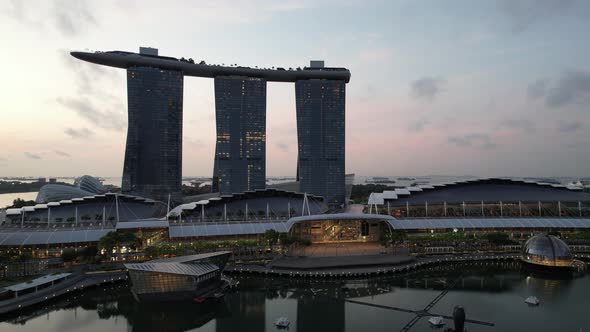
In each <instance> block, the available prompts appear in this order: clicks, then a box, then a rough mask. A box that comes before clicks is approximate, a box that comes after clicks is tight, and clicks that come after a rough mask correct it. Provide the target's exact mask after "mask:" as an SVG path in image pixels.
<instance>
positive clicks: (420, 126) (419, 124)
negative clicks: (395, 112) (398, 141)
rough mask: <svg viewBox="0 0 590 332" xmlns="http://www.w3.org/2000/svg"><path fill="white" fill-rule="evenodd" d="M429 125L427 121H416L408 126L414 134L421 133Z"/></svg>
mask: <svg viewBox="0 0 590 332" xmlns="http://www.w3.org/2000/svg"><path fill="white" fill-rule="evenodd" d="M429 123H430V121H428V120H426V119H421V120H418V121H414V122H412V123H410V125H409V126H408V130H409V131H412V132H421V131H422V130H424V127H426V125H428V124H429Z"/></svg>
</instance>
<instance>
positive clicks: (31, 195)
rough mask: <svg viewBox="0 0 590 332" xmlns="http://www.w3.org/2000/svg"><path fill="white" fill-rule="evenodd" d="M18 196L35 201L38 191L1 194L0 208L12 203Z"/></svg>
mask: <svg viewBox="0 0 590 332" xmlns="http://www.w3.org/2000/svg"><path fill="white" fill-rule="evenodd" d="M17 198H22V199H24V200H25V201H34V200H35V198H37V192H36V191H32V192H26V193H11V194H0V209H2V208H5V207H7V206H10V205H12V201H14V200H15V199H17Z"/></svg>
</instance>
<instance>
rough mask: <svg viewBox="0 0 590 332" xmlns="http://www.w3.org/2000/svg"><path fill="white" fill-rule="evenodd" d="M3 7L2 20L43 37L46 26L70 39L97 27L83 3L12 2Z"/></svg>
mask: <svg viewBox="0 0 590 332" xmlns="http://www.w3.org/2000/svg"><path fill="white" fill-rule="evenodd" d="M7 4H8V6H5V8H3V10H2V11H0V13H1V14H2V15H3V16H5V17H7V18H9V19H13V20H15V21H17V22H19V23H21V24H22V25H23V26H26V27H33V28H35V29H37V30H39V31H41V32H42V33H44V34H46V33H47V26H53V27H55V29H56V30H57V31H58V32H59V33H60V34H62V35H63V36H65V37H74V36H77V35H79V34H80V33H81V32H82V31H83V30H85V29H86V28H88V27H89V26H97V25H98V21H97V19H96V17H95V16H94V15H93V12H94V9H93V8H90V6H89V1H86V0H77V1H67V0H54V1H30V0H29V1H27V0H12V1H9V2H7Z"/></svg>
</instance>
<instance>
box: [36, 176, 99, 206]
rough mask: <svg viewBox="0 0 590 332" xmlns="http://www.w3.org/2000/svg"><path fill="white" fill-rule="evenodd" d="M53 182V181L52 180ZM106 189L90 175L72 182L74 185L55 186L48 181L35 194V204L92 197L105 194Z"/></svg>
mask: <svg viewBox="0 0 590 332" xmlns="http://www.w3.org/2000/svg"><path fill="white" fill-rule="evenodd" d="M53 180H55V179H53ZM106 192H107V190H106V188H105V187H104V186H103V185H102V183H101V182H100V180H98V179H97V178H95V177H92V176H90V175H83V176H81V177H79V178H77V179H76V180H74V185H73V186H70V185H66V184H57V183H55V181H53V182H52V181H51V179H50V181H49V184H46V185H44V186H43V187H41V189H40V190H39V192H38V193H37V198H36V199H35V202H37V203H49V202H57V201H61V200H64V199H72V198H82V197H85V196H93V195H96V194H104V193H106Z"/></svg>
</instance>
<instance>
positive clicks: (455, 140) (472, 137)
mask: <svg viewBox="0 0 590 332" xmlns="http://www.w3.org/2000/svg"><path fill="white" fill-rule="evenodd" d="M448 142H449V143H450V144H453V145H456V146H459V147H477V148H480V149H484V150H489V149H494V148H496V146H497V145H496V143H494V142H493V141H492V139H491V138H490V136H489V135H488V134H482V133H473V134H466V135H463V136H449V137H448Z"/></svg>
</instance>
